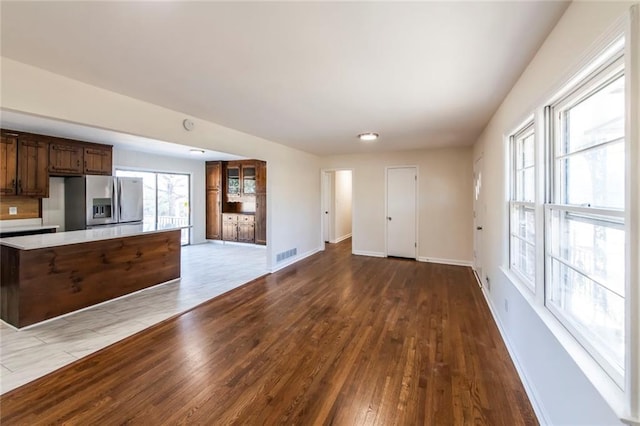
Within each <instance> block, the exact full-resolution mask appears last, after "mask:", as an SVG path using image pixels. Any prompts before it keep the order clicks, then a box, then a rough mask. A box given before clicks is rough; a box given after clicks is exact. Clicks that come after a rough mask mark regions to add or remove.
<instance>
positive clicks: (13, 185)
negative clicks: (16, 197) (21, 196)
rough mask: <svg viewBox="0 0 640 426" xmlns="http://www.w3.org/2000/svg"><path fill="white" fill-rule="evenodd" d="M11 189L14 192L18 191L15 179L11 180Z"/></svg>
mask: <svg viewBox="0 0 640 426" xmlns="http://www.w3.org/2000/svg"><path fill="white" fill-rule="evenodd" d="M11 188H13V190H14V191H17V188H16V180H15V179H11Z"/></svg>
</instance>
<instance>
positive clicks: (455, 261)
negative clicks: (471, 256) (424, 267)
mask: <svg viewBox="0 0 640 426" xmlns="http://www.w3.org/2000/svg"><path fill="white" fill-rule="evenodd" d="M417 260H418V262H431V263H442V264H444V265H454V266H473V261H471V260H458V259H441V258H438V257H423V256H420V257H418V259H417Z"/></svg>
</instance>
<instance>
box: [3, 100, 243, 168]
mask: <svg viewBox="0 0 640 426" xmlns="http://www.w3.org/2000/svg"><path fill="white" fill-rule="evenodd" d="M0 124H1V125H2V128H3V129H11V130H21V131H23V132H31V133H36V134H39V135H47V136H57V137H61V138H69V139H76V140H81V141H87V142H95V143H102V144H107V145H113V146H114V147H116V148H119V149H123V150H128V151H137V152H147V153H150V154H158V155H164V156H168V157H173V158H186V159H189V160H203V161H209V160H215V161H232V160H240V159H242V158H244V157H239V156H237V155H231V154H227V153H224V152H218V151H212V150H209V149H202V148H196V147H187V146H184V145H180V144H176V143H171V142H165V141H159V140H156V139H149V138H144V137H141V136H136V135H129V134H125V133H120V132H114V131H113V130H108V129H99V128H96V127H89V126H83V125H81V124H77V123H68V122H65V121H58V120H52V119H49V118H46V117H39V116H35V115H29V114H23V113H18V112H15V111H9V110H0ZM191 148H193V149H197V150H199V151H204V152H203V153H202V154H198V155H194V154H191V152H190V149H191Z"/></svg>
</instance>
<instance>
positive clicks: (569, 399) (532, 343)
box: [474, 2, 630, 425]
mask: <svg viewBox="0 0 640 426" xmlns="http://www.w3.org/2000/svg"><path fill="white" fill-rule="evenodd" d="M629 5H630V3H618V2H573V3H572V4H571V5H570V6H569V8H568V9H567V11H566V13H565V14H564V16H563V17H562V18H561V19H560V21H559V22H558V24H557V26H556V27H555V29H554V30H553V31H552V32H551V34H550V35H549V37H548V38H547V40H546V41H545V43H544V44H543V45H542V47H541V48H540V50H539V51H538V53H537V54H536V56H535V57H534V59H533V61H532V62H531V63H530V64H529V66H528V67H527V69H526V70H525V72H524V73H523V74H522V76H521V77H520V79H519V80H518V82H517V84H516V85H515V86H514V88H513V89H512V90H511V92H510V93H509V95H508V96H507V97H506V99H505V100H504V101H503V103H502V105H501V106H500V108H499V109H498V110H497V111H496V113H495V115H494V116H493V118H492V119H491V121H490V122H489V124H488V125H487V127H486V128H485V130H484V132H483V134H482V135H481V137H480V138H479V139H478V141H477V142H476V143H475V145H474V159H475V158H478V157H479V156H481V155H482V156H483V158H484V173H483V177H484V185H483V188H484V200H485V203H486V209H485V212H486V213H485V218H484V231H483V232H484V235H483V241H482V248H481V249H482V257H483V264H484V271H485V273H486V275H487V276H489V277H490V279H491V290H490V291H487V290H486V289H485V291H486V294H487V297H488V300H489V302H490V304H491V306H492V307H493V311H494V315H496V319H497V321H498V322H499V324H501V326H502V328H503V331H504V332H505V335H506V338H507V342H508V344H509V345H510V347H511V350H512V353H513V354H514V355H515V358H516V360H517V363H518V364H519V367H520V370H521V371H522V373H524V378H525V381H526V382H527V384H528V386H529V388H530V390H531V392H532V394H533V396H534V399H535V403H536V404H537V406H538V409H540V410H541V411H540V413H541V414H542V416H543V418H542V419H541V420H542V421H547V422H549V424H554V425H578V424H580V425H605V424H606V425H613V424H619V420H618V418H617V417H616V414H615V413H614V412H613V411H612V409H611V408H610V407H609V405H608V404H607V403H606V402H605V400H604V398H603V397H602V396H600V394H599V393H598V392H597V391H596V389H595V388H594V387H593V386H592V384H591V383H590V382H589V380H587V378H586V376H585V375H584V374H583V373H582V371H581V370H580V369H579V368H578V366H577V365H576V363H575V362H574V361H573V358H571V357H570V356H569V355H568V353H567V352H566V351H565V350H564V349H563V347H562V346H561V345H560V344H559V342H558V340H557V339H556V338H555V337H554V334H552V333H551V332H550V330H549V328H547V327H546V326H545V324H544V323H543V321H542V320H541V317H540V316H539V315H538V314H537V313H536V311H535V310H534V309H533V308H532V307H531V305H530V304H529V303H528V302H527V301H526V300H525V299H524V297H523V296H522V294H521V293H520V291H519V290H518V289H517V288H516V287H514V285H513V284H512V282H511V281H510V280H509V278H508V277H507V276H505V274H504V273H503V272H502V271H501V269H500V266H501V265H506V264H507V259H506V250H507V246H506V245H507V243H508V239H507V234H506V230H507V229H508V228H507V220H508V218H507V208H506V200H507V196H506V189H505V188H506V182H505V149H504V148H505V146H504V142H503V141H504V137H505V136H506V135H507V134H508V132H510V131H512V130H513V129H514V128H515V126H517V124H518V123H520V122H522V121H523V120H525V119H526V118H527V116H528V115H530V114H531V113H532V112H533V110H534V108H536V107H539V106H541V103H542V102H544V98H545V97H546V96H548V95H550V94H551V92H552V91H553V89H554V88H557V87H558V85H559V84H560V83H561V82H563V81H566V79H567V78H568V77H569V72H570V70H571V69H572V68H575V67H576V66H577V65H578V64H579V63H580V61H581V60H582V57H583V56H584V55H585V54H586V53H587V52H588V51H589V49H590V46H592V45H593V44H594V43H595V42H596V41H597V40H598V38H599V37H601V36H602V35H603V33H605V32H606V31H607V28H608V27H610V26H611V25H612V23H614V21H615V20H616V19H617V18H618V17H620V16H621V15H622V14H623V13H624V12H625V11H626V10H627V9H628V7H629ZM483 280H484V279H483ZM506 305H508V311H507V310H506Z"/></svg>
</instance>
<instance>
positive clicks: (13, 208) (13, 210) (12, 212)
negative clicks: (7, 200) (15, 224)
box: [9, 207, 18, 215]
mask: <svg viewBox="0 0 640 426" xmlns="http://www.w3.org/2000/svg"><path fill="white" fill-rule="evenodd" d="M9 214H10V215H14V214H18V208H17V207H9Z"/></svg>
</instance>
